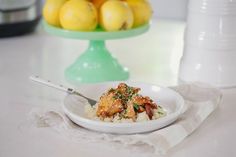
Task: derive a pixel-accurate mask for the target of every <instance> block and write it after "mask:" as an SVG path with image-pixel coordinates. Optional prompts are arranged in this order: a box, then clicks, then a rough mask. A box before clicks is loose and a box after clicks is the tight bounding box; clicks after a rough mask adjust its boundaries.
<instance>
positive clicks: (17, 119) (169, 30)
mask: <svg viewBox="0 0 236 157" xmlns="http://www.w3.org/2000/svg"><path fill="white" fill-rule="evenodd" d="M184 26H185V24H184V23H183V22H178V21H166V20H157V21H156V20H154V21H153V23H152V26H151V29H150V30H149V31H148V32H147V33H145V34H143V35H141V36H137V37H134V38H128V39H122V40H112V41H107V46H108V48H109V50H110V51H112V52H113V55H114V56H116V57H117V58H118V59H119V61H120V62H121V63H122V64H123V65H125V66H127V67H128V68H129V69H130V72H131V79H132V80H137V81H142V82H149V83H155V84H159V85H163V86H170V85H176V84H177V81H178V79H177V78H178V66H179V60H180V58H181V55H182V46H183V42H182V41H183V31H184ZM87 44H88V42H87V41H79V40H71V39H64V38H60V37H55V36H51V35H49V34H47V33H45V32H44V31H43V30H42V29H41V28H39V29H38V30H37V32H35V33H34V34H31V35H27V36H22V37H15V38H5V39H0V107H1V109H0V156H1V157H3V156H4V157H13V156H19V157H31V156H35V157H37V156H38V157H39V156H45V157H47V156H48V157H49V156H50V157H51V156H58V157H65V156H70V157H75V156H84V157H93V156H95V155H96V156H114V157H116V156H117V157H118V156H136V157H141V156H148V155H150V154H149V153H148V150H147V152H142V153H140V152H130V151H129V150H127V149H123V148H121V149H117V148H116V149H115V148H112V147H109V146H107V145H103V144H99V143H90V142H86V141H81V142H73V141H71V140H68V139H66V138H64V137H63V136H61V135H59V134H57V133H55V132H53V131H52V130H51V129H48V128H40V129H39V128H34V127H29V126H30V125H31V124H30V123H29V122H28V121H29V120H28V119H29V113H30V111H31V110H32V109H33V108H34V107H39V106H40V107H45V106H47V105H53V106H58V107H60V105H61V104H62V103H63V99H64V96H65V94H64V93H60V92H58V91H55V90H54V89H50V88H47V87H42V86H37V85H35V84H33V83H32V82H30V81H29V79H28V78H29V76H30V75H32V74H37V75H40V76H41V77H44V78H47V79H50V80H53V81H55V82H60V83H63V84H66V85H69V84H68V83H67V82H66V81H65V80H64V76H63V71H64V69H65V68H66V67H67V66H68V65H70V64H71V63H72V62H73V61H74V59H75V58H76V57H77V56H78V55H79V54H81V53H82V52H83V51H84V50H85V49H86V47H87ZM130 58H133V59H134V60H130ZM70 86H73V85H70ZM222 93H223V101H222V104H221V105H220V107H219V108H218V109H217V110H216V111H215V112H214V113H212V115H210V117H209V118H208V119H207V120H206V121H205V122H204V123H203V124H202V125H201V126H200V127H199V129H198V130H197V131H195V132H194V133H193V134H192V135H191V136H189V137H188V138H186V140H184V141H183V142H182V143H181V144H179V145H178V146H176V147H175V148H173V149H172V150H171V151H170V152H168V153H167V154H166V156H173V157H182V156H191V157H199V156H202V157H221V156H236V150H235V149H234V146H235V145H236V142H235V141H236V136H235V132H236V125H235V120H236V114H235V113H234V112H235V110H236V104H235V102H236V89H235V88H232V89H222ZM27 128H30V129H27Z"/></svg>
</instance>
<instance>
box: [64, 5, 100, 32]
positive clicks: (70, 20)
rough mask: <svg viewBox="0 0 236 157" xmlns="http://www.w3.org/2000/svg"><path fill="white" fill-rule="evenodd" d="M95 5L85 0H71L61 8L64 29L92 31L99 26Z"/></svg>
mask: <svg viewBox="0 0 236 157" xmlns="http://www.w3.org/2000/svg"><path fill="white" fill-rule="evenodd" d="M97 17H98V16H97V10H96V8H95V6H94V5H93V4H92V3H91V2H89V1H85V0H70V1H68V2H66V3H65V4H64V5H63V6H62V8H61V10H60V22H61V26H62V27H63V28H64V29H68V30H73V31H92V30H94V29H95V28H96V27H97V23H98V18H97Z"/></svg>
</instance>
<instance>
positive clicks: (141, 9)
mask: <svg viewBox="0 0 236 157" xmlns="http://www.w3.org/2000/svg"><path fill="white" fill-rule="evenodd" d="M151 16H152V8H151V5H150V3H149V1H148V0H47V1H46V3H45V5H44V7H43V17H44V19H45V20H46V21H47V23H48V24H50V25H53V26H56V27H62V28H63V29H67V30H73V31H93V30H95V29H96V28H97V27H98V26H100V27H102V28H103V29H104V30H105V31H120V30H127V29H131V28H135V27H138V26H141V25H143V24H146V23H148V22H149V20H150V19H151Z"/></svg>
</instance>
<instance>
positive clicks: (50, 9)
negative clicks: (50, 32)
mask: <svg viewBox="0 0 236 157" xmlns="http://www.w3.org/2000/svg"><path fill="white" fill-rule="evenodd" d="M66 1H67V0H47V1H46V3H45V5H44V7H43V17H44V19H45V20H46V21H47V22H48V23H49V24H50V25H53V26H57V27H59V26H60V21H59V12H60V9H61V7H62V6H63V4H64V3H65V2H66Z"/></svg>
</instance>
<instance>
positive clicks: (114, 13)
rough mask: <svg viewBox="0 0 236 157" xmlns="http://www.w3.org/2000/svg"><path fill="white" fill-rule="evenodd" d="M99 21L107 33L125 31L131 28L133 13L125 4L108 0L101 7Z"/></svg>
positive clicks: (115, 0) (116, 0)
mask: <svg viewBox="0 0 236 157" xmlns="http://www.w3.org/2000/svg"><path fill="white" fill-rule="evenodd" d="M99 20H100V24H101V26H102V27H103V28H104V29H105V30H107V31H119V30H126V29H130V28H131V27H132V26H133V13H132V10H131V8H130V7H129V6H128V4H127V3H126V2H123V1H118V0H109V1H106V2H105V3H104V4H103V5H102V6H101V8H100V13H99Z"/></svg>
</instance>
